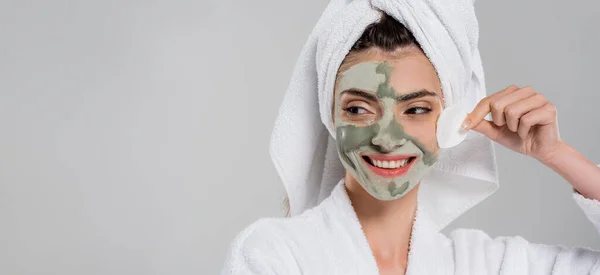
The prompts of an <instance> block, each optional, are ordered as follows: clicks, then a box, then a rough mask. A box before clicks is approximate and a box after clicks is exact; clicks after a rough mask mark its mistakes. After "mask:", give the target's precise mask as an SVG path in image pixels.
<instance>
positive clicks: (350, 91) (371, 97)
mask: <svg viewBox="0 0 600 275" xmlns="http://www.w3.org/2000/svg"><path fill="white" fill-rule="evenodd" d="M346 93H347V94H351V95H355V96H360V97H364V98H366V99H368V100H371V101H377V96H375V95H374V94H372V93H368V92H364V91H361V90H356V89H348V90H345V91H343V92H341V93H340V95H343V94H346ZM426 96H433V97H438V95H437V94H436V93H435V92H432V91H429V90H426V89H421V90H418V91H416V92H412V93H408V94H404V95H399V96H396V97H395V98H394V99H395V100H396V102H402V101H409V100H413V99H416V98H421V97H426Z"/></svg>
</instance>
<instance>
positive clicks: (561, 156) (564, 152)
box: [538, 140, 576, 167]
mask: <svg viewBox="0 0 600 275" xmlns="http://www.w3.org/2000/svg"><path fill="white" fill-rule="evenodd" d="M573 153H576V151H574V150H573V148H572V147H571V146H570V145H568V144H567V143H565V142H564V141H562V140H561V141H559V142H558V144H557V145H556V147H555V149H554V150H552V151H551V152H549V153H547V154H545V155H544V156H541V157H539V158H538V161H540V162H541V163H542V164H544V165H546V166H548V167H556V166H557V165H559V164H560V162H561V161H564V160H566V159H568V156H569V155H570V154H573Z"/></svg>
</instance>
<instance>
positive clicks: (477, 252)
mask: <svg viewBox="0 0 600 275" xmlns="http://www.w3.org/2000/svg"><path fill="white" fill-rule="evenodd" d="M450 239H451V241H452V244H453V247H454V255H455V259H456V268H457V270H473V269H477V268H483V270H485V272H492V273H493V272H496V271H499V270H509V271H510V270H512V271H514V272H508V273H510V274H518V273H519V272H517V271H518V270H529V271H532V273H534V274H549V273H552V274H570V271H572V270H575V269H574V268H576V267H577V268H581V270H595V271H598V269H600V262H599V261H600V252H599V251H596V250H592V249H589V248H584V247H567V246H565V245H549V244H540V243H531V242H529V241H528V240H526V239H525V238H523V237H521V236H500V237H495V238H492V237H490V236H489V235H488V234H486V233H485V232H483V231H481V230H478V229H465V228H461V229H456V230H454V231H452V232H451V233H450ZM477 271H478V272H476V273H480V272H483V271H482V270H477ZM563 271H564V272H565V273H561V272H563ZM485 272H484V273H485ZM594 274H595V273H594Z"/></svg>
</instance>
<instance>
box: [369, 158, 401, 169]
mask: <svg viewBox="0 0 600 275" xmlns="http://www.w3.org/2000/svg"><path fill="white" fill-rule="evenodd" d="M371 161H372V162H373V165H375V166H377V167H379V168H387V169H396V168H400V167H404V166H406V165H407V164H408V159H403V160H396V161H387V160H384V161H381V160H374V159H371Z"/></svg>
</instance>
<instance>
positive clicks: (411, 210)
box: [345, 173, 419, 267]
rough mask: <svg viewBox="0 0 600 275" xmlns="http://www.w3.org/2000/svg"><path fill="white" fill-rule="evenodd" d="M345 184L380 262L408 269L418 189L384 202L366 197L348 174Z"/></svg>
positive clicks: (367, 194)
mask: <svg viewBox="0 0 600 275" xmlns="http://www.w3.org/2000/svg"><path fill="white" fill-rule="evenodd" d="M345 182H346V189H347V191H348V197H349V198H350V201H351V202H352V206H353V207H354V211H355V212H356V216H357V217H358V220H359V222H360V224H361V226H362V228H363V231H364V233H365V235H366V237H367V241H368V242H369V245H370V247H371V250H372V252H373V254H374V256H375V259H376V260H377V262H378V263H379V264H383V263H390V264H392V263H393V264H394V265H401V266H404V267H406V264H407V262H408V251H409V243H410V236H411V232H412V226H413V221H414V218H415V213H416V212H415V211H416V209H417V191H418V188H419V185H417V186H415V187H414V188H413V189H412V190H410V191H409V192H408V193H407V194H406V195H404V196H403V197H401V198H399V199H396V200H391V201H382V200H378V199H376V198H374V197H373V196H371V195H370V194H369V193H367V191H365V190H364V188H363V187H362V186H361V185H360V184H359V183H358V182H357V181H356V179H354V177H352V176H351V175H350V174H349V173H347V174H346V179H345ZM386 265H387V264H386Z"/></svg>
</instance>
